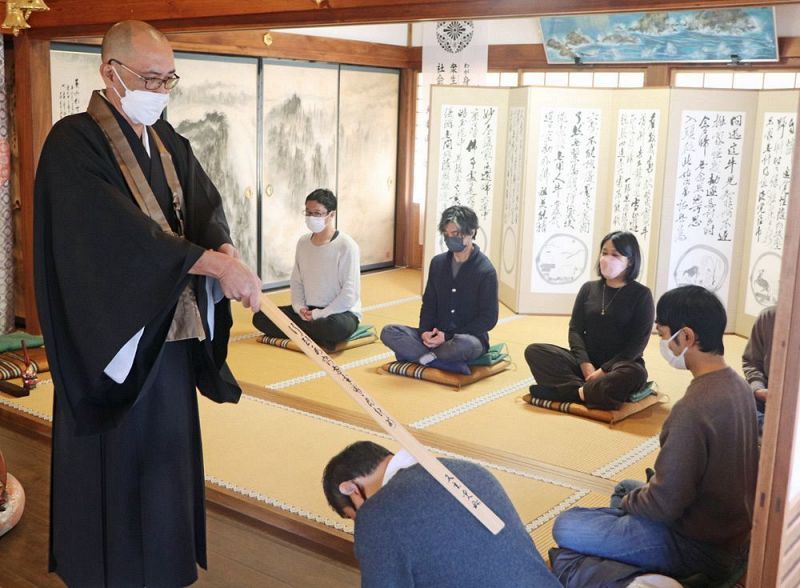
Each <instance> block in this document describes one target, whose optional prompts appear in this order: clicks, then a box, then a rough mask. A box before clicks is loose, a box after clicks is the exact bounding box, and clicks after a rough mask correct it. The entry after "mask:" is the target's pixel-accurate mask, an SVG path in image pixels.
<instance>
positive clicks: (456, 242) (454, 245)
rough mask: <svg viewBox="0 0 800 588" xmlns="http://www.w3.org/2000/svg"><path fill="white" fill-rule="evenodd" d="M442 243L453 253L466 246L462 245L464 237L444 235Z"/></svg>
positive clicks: (462, 249)
mask: <svg viewBox="0 0 800 588" xmlns="http://www.w3.org/2000/svg"><path fill="white" fill-rule="evenodd" d="M444 243H445V245H447V248H448V249H449V250H450V251H452V252H453V253H460V252H462V251H464V249H466V248H467V246H466V245H464V237H445V238H444Z"/></svg>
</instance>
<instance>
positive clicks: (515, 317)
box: [497, 314, 527, 325]
mask: <svg viewBox="0 0 800 588" xmlns="http://www.w3.org/2000/svg"><path fill="white" fill-rule="evenodd" d="M525 316H527V315H524V314H512V315H511V316H504V317H503V318H501V319H498V321H497V324H498V325H504V324H506V323H510V322H513V321H517V320H519V319H521V318H525Z"/></svg>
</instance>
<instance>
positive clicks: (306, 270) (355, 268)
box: [289, 232, 361, 320]
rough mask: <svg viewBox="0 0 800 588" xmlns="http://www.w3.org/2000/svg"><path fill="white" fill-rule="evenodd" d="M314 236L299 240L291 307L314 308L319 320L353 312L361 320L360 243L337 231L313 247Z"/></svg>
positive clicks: (293, 275)
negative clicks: (312, 238)
mask: <svg viewBox="0 0 800 588" xmlns="http://www.w3.org/2000/svg"><path fill="white" fill-rule="evenodd" d="M311 236H312V234H311V233H308V234H306V235H303V236H302V237H300V239H299V240H298V241H297V250H296V252H295V257H294V269H293V270H292V277H291V278H290V280H289V287H290V289H291V292H292V308H293V309H294V311H295V312H300V309H301V308H303V307H314V310H313V311H312V312H311V315H312V317H313V318H314V319H315V320H316V319H320V318H325V317H327V316H330V315H332V314H340V313H342V312H347V311H350V312H352V313H353V314H354V315H356V316H357V317H358V318H359V320H361V265H360V263H361V262H360V261H359V259H360V255H359V250H358V244H357V243H356V242H355V241H353V239H352V238H351V237H349V236H348V235H345V234H344V233H341V232H337V233H336V235H335V236H334V238H333V239H332V240H331V241H329V242H328V243H325V244H324V245H314V243H312V242H311Z"/></svg>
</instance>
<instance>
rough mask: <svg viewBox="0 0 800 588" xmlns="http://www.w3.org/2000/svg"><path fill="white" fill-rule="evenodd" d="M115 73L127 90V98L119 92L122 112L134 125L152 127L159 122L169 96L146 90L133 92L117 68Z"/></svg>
mask: <svg viewBox="0 0 800 588" xmlns="http://www.w3.org/2000/svg"><path fill="white" fill-rule="evenodd" d="M114 73H115V74H117V79H119V81H120V83H121V84H122V87H123V88H125V96H120V95H119V92H117V89H116V88H114V91H115V92H117V96H119V99H120V101H121V102H122V110H124V111H125V114H126V115H128V118H129V119H131V122H132V123H133V124H137V125H145V126H148V127H149V126H150V125H152V124H153V123H154V122H156V121H157V120H158V117H159V116H161V113H162V112H164V109H165V108H166V107H167V104H168V103H169V94H162V93H161V92H148V91H146V90H131V89H130V88H128V86H126V85H125V82H123V81H122V76H120V75H119V72H118V71H117V68H116V67H115V68H114Z"/></svg>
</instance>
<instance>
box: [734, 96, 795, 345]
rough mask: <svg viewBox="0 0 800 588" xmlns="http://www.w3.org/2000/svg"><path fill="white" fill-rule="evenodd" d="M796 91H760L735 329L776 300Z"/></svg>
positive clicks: (742, 330) (744, 331)
mask: <svg viewBox="0 0 800 588" xmlns="http://www.w3.org/2000/svg"><path fill="white" fill-rule="evenodd" d="M798 96H799V94H798V92H796V91H770V90H767V91H763V92H760V93H759V100H758V113H757V115H756V116H757V118H756V133H755V141H756V143H755V145H754V150H753V161H752V165H751V172H752V173H751V178H750V185H749V198H748V201H747V210H746V213H745V211H744V210H742V214H743V215H744V214H746V215H747V216H746V219H747V220H746V222H745V235H744V238H745V243H744V256H743V261H744V263H743V265H742V271H743V272H744V273H743V274H742V276H741V279H740V284H741V287H740V289H739V306H738V313H737V320H736V332H737V333H739V334H741V335H745V336H749V334H750V330H751V329H752V326H753V321H754V320H755V318H756V316H758V313H759V312H761V310H762V309H764V308H766V307H768V306H771V305H773V304H776V303H777V301H778V286H779V281H780V269H781V255H782V252H783V238H784V233H785V229H786V220H787V219H786V211H787V206H788V201H789V187H790V184H791V179H792V163H793V155H794V146H795V139H796V136H797V135H796V129H797V108H798Z"/></svg>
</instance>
